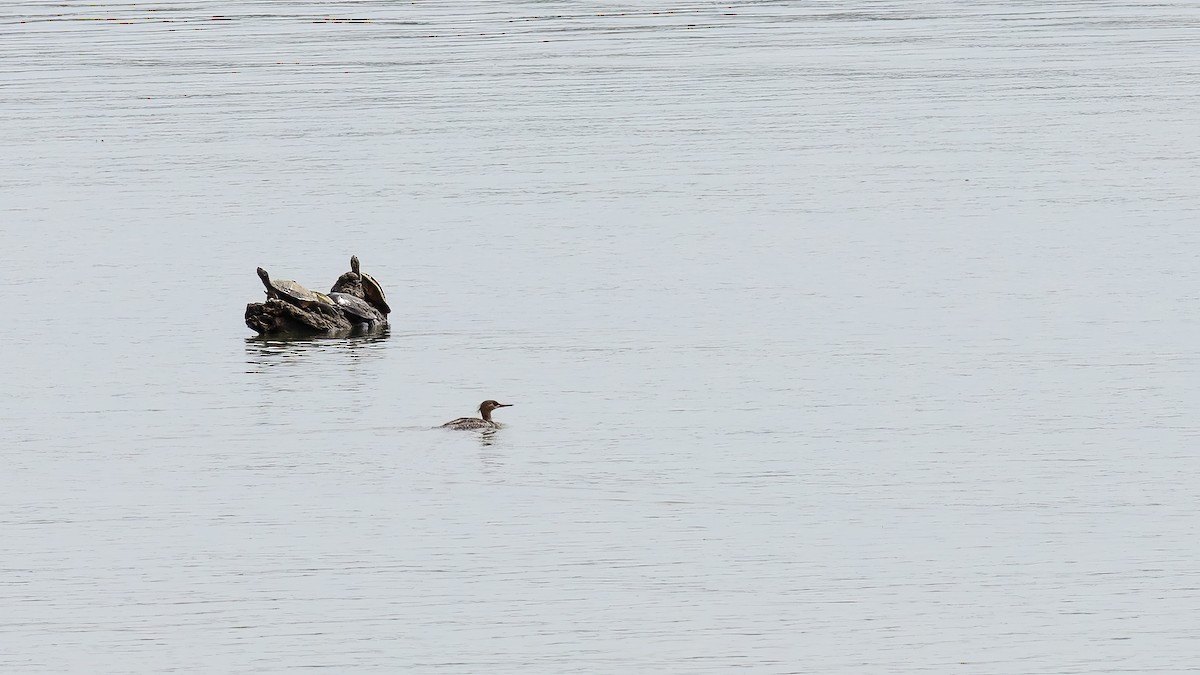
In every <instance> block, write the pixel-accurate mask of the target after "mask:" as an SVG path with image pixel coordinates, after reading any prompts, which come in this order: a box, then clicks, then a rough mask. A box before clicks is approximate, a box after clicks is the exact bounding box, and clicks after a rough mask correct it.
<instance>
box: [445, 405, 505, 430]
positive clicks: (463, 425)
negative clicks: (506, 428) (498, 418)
mask: <svg viewBox="0 0 1200 675" xmlns="http://www.w3.org/2000/svg"><path fill="white" fill-rule="evenodd" d="M511 406H512V404H511V403H497V402H495V401H484V402H483V403H480V404H479V414H480V415H482V416H483V417H482V419H480V418H479V417H460V418H458V419H456V420H451V421H449V422H446V423H445V424H443V425H442V428H443V429H499V428H500V426H501V424H500V423H499V422H493V421H492V411H493V410H495V409H496V408H509V407H511Z"/></svg>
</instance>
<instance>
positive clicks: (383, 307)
mask: <svg viewBox="0 0 1200 675" xmlns="http://www.w3.org/2000/svg"><path fill="white" fill-rule="evenodd" d="M350 270H351V271H352V272H354V273H355V274H357V275H358V277H359V279H361V280H362V289H363V297H364V298H366V301H367V302H369V303H371V304H372V305H373V306H374V307H375V309H378V310H379V311H380V312H382V313H384V314H391V313H392V308H391V307H388V304H387V298H386V297H384V295H383V286H380V285H379V282H378V281H375V277H372V276H371V275H370V274H367V273H365V272H362V271H360V270H359V267H358V256H356V255H352V256H350Z"/></svg>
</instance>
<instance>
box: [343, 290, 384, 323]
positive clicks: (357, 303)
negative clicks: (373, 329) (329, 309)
mask: <svg viewBox="0 0 1200 675" xmlns="http://www.w3.org/2000/svg"><path fill="white" fill-rule="evenodd" d="M329 299H330V300H333V302H334V304H336V305H337V306H338V309H340V310H342V313H343V314H345V315H346V318H347V319H349V320H350V323H378V322H382V321H386V319H385V318H384V316H383V314H381V313H380V312H379V310H377V309H375V308H374V307H372V306H371V305H370V303H368V302H367V301H366V300H363V299H361V298H356V297H354V296H353V295H350V294H349V293H330V294H329Z"/></svg>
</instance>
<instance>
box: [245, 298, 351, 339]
mask: <svg viewBox="0 0 1200 675" xmlns="http://www.w3.org/2000/svg"><path fill="white" fill-rule="evenodd" d="M246 325H247V326H248V327H249V328H250V330H253V331H256V332H258V333H342V332H349V331H350V329H351V328H353V326H352V325H351V323H350V322H349V321H348V320H347V319H346V317H345V316H344V315H343V314H342V311H341V310H339V309H338V308H336V307H333V306H331V305H323V304H315V305H313V306H312V309H301V308H300V307H297V306H296V305H293V304H291V303H289V302H284V301H282V300H267V301H266V302H252V303H250V304H248V305H246Z"/></svg>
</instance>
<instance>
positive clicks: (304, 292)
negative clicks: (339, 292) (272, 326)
mask: <svg viewBox="0 0 1200 675" xmlns="http://www.w3.org/2000/svg"><path fill="white" fill-rule="evenodd" d="M258 278H259V279H262V282H263V286H266V287H267V297H268V298H271V299H277V300H284V301H286V302H290V303H292V304H293V305H296V306H297V307H301V308H303V309H315V308H318V307H320V306H321V305H327V306H330V305H333V304H334V303H333V300H332V299H331V298H330V297H329V296H328V295H325V294H324V293H317V292H316V291H310V290H308V289H307V288H305V287H303V286H301V285H300V284H298V283H296V282H294V281H292V280H290V279H274V280H272V279H271V277H270V275H268V274H267V271H266V270H264V269H263V268H261V267H260V268H258Z"/></svg>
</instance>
